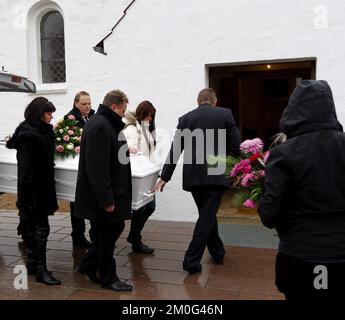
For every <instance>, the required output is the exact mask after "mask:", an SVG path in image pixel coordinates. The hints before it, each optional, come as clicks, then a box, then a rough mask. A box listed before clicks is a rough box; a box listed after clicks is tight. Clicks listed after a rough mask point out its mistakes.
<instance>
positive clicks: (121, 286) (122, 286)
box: [102, 280, 133, 291]
mask: <svg viewBox="0 0 345 320" xmlns="http://www.w3.org/2000/svg"><path fill="white" fill-rule="evenodd" d="M102 287H103V288H105V289H110V290H114V291H132V290H133V286H131V285H130V284H126V283H124V282H122V281H120V280H119V281H117V282H114V283H112V284H110V285H102Z"/></svg>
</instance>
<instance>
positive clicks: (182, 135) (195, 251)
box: [153, 88, 241, 273]
mask: <svg viewBox="0 0 345 320" xmlns="http://www.w3.org/2000/svg"><path fill="white" fill-rule="evenodd" d="M216 104H217V97H216V94H215V92H214V90H213V89H208V88H207V89H203V90H201V91H200V93H199V95H198V105H199V107H198V108H196V109H195V110H193V111H191V112H188V113H187V114H185V115H183V116H182V117H180V118H179V122H178V126H177V131H176V133H175V137H174V141H173V143H172V146H171V149H170V154H169V155H168V158H167V160H166V162H165V165H164V167H163V170H162V173H161V179H160V181H159V182H158V183H157V184H156V186H155V188H154V189H153V191H154V192H156V191H159V190H160V191H163V188H164V186H165V184H166V183H167V182H168V181H169V180H170V179H171V177H172V175H173V172H174V170H175V167H176V164H177V162H178V159H179V157H180V155H181V153H182V151H184V161H183V163H184V164H183V189H184V190H185V191H189V192H191V193H192V196H193V198H194V201H195V203H196V205H197V207H198V212H199V218H198V221H197V223H196V225H195V229H194V233H193V239H192V241H191V243H190V245H189V248H188V250H187V252H186V254H185V257H184V261H183V269H184V270H186V271H188V272H189V273H196V272H199V271H201V269H202V267H201V264H200V261H201V258H202V256H203V254H204V251H205V248H206V247H207V248H208V250H209V252H210V254H211V256H212V258H213V261H214V263H216V264H222V263H223V258H224V254H225V250H224V245H223V242H222V240H221V239H220V237H219V233H218V221H217V211H218V208H219V206H220V203H221V200H222V198H223V194H224V192H225V190H226V189H227V188H228V187H229V179H226V177H225V175H224V171H225V166H224V168H220V169H221V170H218V169H219V168H210V166H209V164H208V163H207V162H208V161H207V160H208V159H207V158H208V157H209V156H212V155H213V156H221V155H223V156H225V155H226V154H230V153H231V154H233V155H238V154H239V146H240V143H241V138H240V134H239V130H238V127H237V125H236V123H235V120H234V118H233V116H232V113H231V110H230V109H225V108H219V107H216Z"/></svg>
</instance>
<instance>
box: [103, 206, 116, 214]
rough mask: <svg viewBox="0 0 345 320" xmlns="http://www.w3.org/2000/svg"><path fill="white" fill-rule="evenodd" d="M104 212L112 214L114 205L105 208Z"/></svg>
mask: <svg viewBox="0 0 345 320" xmlns="http://www.w3.org/2000/svg"><path fill="white" fill-rule="evenodd" d="M104 210H105V211H107V212H108V213H112V212H114V210H115V205H113V204H112V205H111V206H109V207H106V208H105V209H104Z"/></svg>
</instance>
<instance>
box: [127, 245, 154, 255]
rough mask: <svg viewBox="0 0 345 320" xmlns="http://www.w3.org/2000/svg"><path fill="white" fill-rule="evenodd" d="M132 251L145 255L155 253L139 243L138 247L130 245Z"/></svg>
mask: <svg viewBox="0 0 345 320" xmlns="http://www.w3.org/2000/svg"><path fill="white" fill-rule="evenodd" d="M132 250H133V252H135V253H145V254H150V253H153V252H154V251H155V249H153V248H150V247H149V246H147V245H146V244H143V243H140V244H138V245H132Z"/></svg>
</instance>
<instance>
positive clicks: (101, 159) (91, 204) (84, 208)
mask: <svg viewBox="0 0 345 320" xmlns="http://www.w3.org/2000/svg"><path fill="white" fill-rule="evenodd" d="M127 103H128V98H127V96H126V95H125V94H124V93H123V92H122V91H120V90H114V91H111V92H109V93H108V94H107V95H106V96H105V98H104V100H103V104H101V105H100V106H99V108H98V110H97V113H96V114H95V115H94V116H93V117H92V118H91V119H90V121H89V122H88V123H87V124H86V125H85V127H84V130H83V134H82V139H81V146H80V158H79V170H78V179H77V187H76V199H75V215H76V216H78V217H82V218H85V219H89V220H90V222H91V226H92V229H93V230H94V234H95V240H94V245H93V246H92V248H91V249H90V250H89V252H88V254H87V256H86V257H85V258H84V259H83V260H82V261H81V263H80V265H79V267H78V271H79V272H80V273H83V274H86V275H87V276H88V277H89V278H90V279H91V280H93V281H96V282H100V283H101V285H102V287H104V288H107V289H110V290H114V291H131V290H132V286H131V285H128V284H126V283H124V282H122V281H121V280H120V279H119V277H118V276H117V273H116V262H115V259H114V249H115V243H116V241H117V239H118V238H119V237H120V235H121V233H122V232H123V230H124V228H125V220H126V219H130V218H131V204H132V178H131V165H130V162H129V153H128V145H127V142H126V138H125V136H124V135H123V133H122V132H121V131H122V129H123V128H124V126H125V124H124V123H123V122H122V117H123V116H124V115H125V111H126V108H127ZM97 271H99V278H98V276H97Z"/></svg>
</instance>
